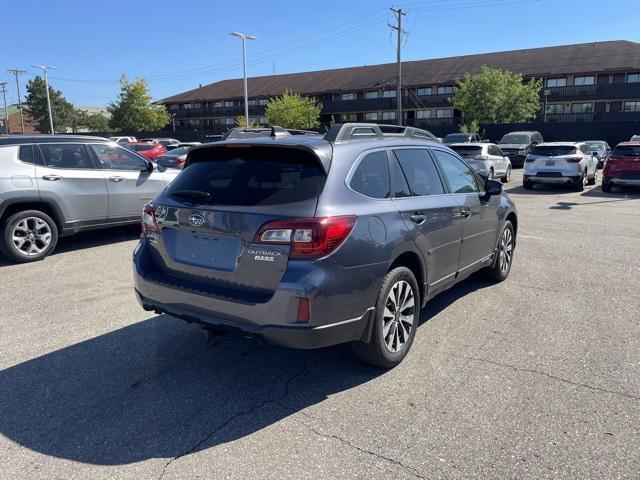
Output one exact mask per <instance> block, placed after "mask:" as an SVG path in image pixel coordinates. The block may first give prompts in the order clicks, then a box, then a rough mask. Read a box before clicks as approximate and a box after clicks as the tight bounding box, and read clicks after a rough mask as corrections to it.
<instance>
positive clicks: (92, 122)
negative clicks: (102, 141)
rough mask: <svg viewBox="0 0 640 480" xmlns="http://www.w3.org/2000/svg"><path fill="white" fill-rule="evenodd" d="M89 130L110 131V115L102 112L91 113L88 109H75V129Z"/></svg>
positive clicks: (75, 130)
mask: <svg viewBox="0 0 640 480" xmlns="http://www.w3.org/2000/svg"><path fill="white" fill-rule="evenodd" d="M81 129H82V130H88V131H90V132H108V131H110V128H109V117H108V116H106V115H105V114H104V113H102V112H94V113H89V112H88V111H87V110H81V109H75V110H74V114H73V131H74V132H77V131H78V130H81Z"/></svg>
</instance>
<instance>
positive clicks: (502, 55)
mask: <svg viewBox="0 0 640 480" xmlns="http://www.w3.org/2000/svg"><path fill="white" fill-rule="evenodd" d="M483 65H487V66H489V67H492V68H500V69H507V70H510V71H512V72H515V73H521V74H523V75H525V76H550V75H557V74H573V73H588V72H603V71H614V70H629V69H640V44H639V43H635V42H629V41H626V40H616V41H608V42H596V43H583V44H578V45H562V46H558V47H544V48H531V49H526V50H513V51H509V52H498V53H483V54H479V55H465V56H461V57H449V58H437V59H432V60H418V61H412V62H403V63H402V72H403V83H405V84H406V85H409V86H417V85H431V84H443V83H452V82H454V81H455V80H456V79H458V78H460V77H462V76H463V75H464V74H465V73H467V72H470V73H475V72H478V71H479V70H480V67H481V66H483ZM395 75H396V64H395V63H385V64H382V65H365V66H362V67H349V68H338V69H333V70H318V71H314V72H301V73H289V74H284V75H269V76H264V77H253V78H249V80H248V85H249V91H250V92H251V97H252V98H253V97H268V96H275V95H281V94H282V93H283V92H284V91H285V89H289V90H292V91H294V92H298V93H304V94H318V93H321V92H336V91H353V90H363V89H367V88H379V87H381V86H385V85H388V86H389V87H393V86H394V85H395ZM242 92H243V90H242V79H239V78H237V79H232V80H221V81H219V82H215V83H212V84H210V85H205V86H204V87H200V88H196V89H194V90H189V91H187V92H184V93H180V94H177V95H173V96H171V97H167V98H165V99H163V100H161V101H162V102H185V101H186V102H188V101H193V100H221V99H231V98H242V95H243V93H242Z"/></svg>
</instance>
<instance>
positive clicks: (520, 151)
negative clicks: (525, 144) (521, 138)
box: [518, 148, 527, 155]
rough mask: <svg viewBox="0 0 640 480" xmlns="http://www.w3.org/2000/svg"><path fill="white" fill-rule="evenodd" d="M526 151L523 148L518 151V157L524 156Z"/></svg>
mask: <svg viewBox="0 0 640 480" xmlns="http://www.w3.org/2000/svg"><path fill="white" fill-rule="evenodd" d="M525 153H527V151H526V150H525V149H524V148H521V149H519V150H518V155H524V154H525Z"/></svg>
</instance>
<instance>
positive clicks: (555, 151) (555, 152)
mask: <svg viewBox="0 0 640 480" xmlns="http://www.w3.org/2000/svg"><path fill="white" fill-rule="evenodd" d="M577 152H578V151H577V150H576V147H573V146H571V145H541V146H537V147H536V148H534V149H533V152H531V155H540V156H541V157H559V156H560V155H572V154H574V153H577Z"/></svg>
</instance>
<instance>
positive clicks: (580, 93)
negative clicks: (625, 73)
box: [547, 83, 640, 101]
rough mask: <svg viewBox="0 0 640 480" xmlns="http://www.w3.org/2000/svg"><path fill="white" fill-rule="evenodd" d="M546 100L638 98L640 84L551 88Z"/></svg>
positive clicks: (639, 96) (639, 95)
mask: <svg viewBox="0 0 640 480" xmlns="http://www.w3.org/2000/svg"><path fill="white" fill-rule="evenodd" d="M547 90H549V92H550V93H549V97H548V100H551V101H554V100H563V99H576V98H584V99H605V98H617V99H625V98H640V83H605V84H601V85H577V86H575V85H574V86H571V87H551V88H547Z"/></svg>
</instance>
